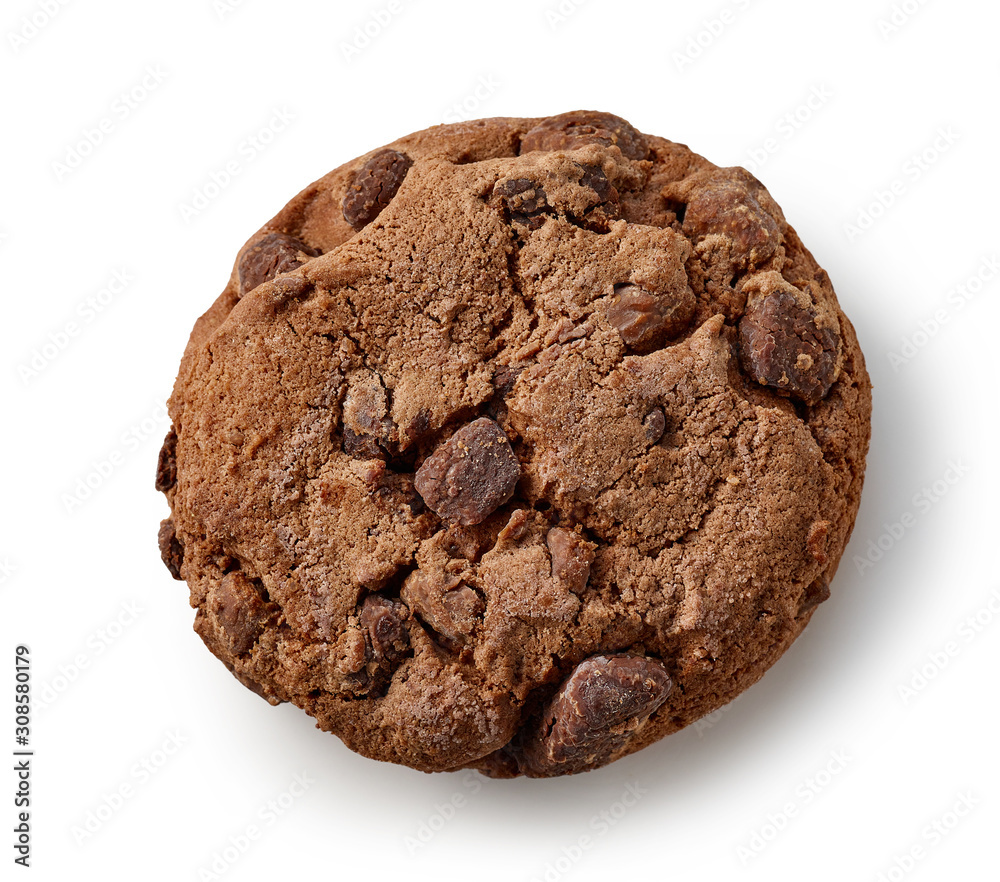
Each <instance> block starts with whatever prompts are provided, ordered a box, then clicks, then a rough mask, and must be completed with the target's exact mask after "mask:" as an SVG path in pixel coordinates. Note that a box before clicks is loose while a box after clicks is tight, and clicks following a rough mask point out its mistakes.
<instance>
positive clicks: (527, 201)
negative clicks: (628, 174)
mask: <svg viewBox="0 0 1000 882" xmlns="http://www.w3.org/2000/svg"><path fill="white" fill-rule="evenodd" d="M577 174H578V175H579V177H577ZM566 175H567V176H566V179H565V186H563V187H562V189H560V188H559V184H558V180H557V182H556V191H555V192H556V193H557V196H558V198H557V199H556V201H555V202H554V201H553V198H552V197H551V196H550V195H549V193H548V192H546V190H545V187H544V186H543V185H542V183H541V182H539V181H537V180H532V179H531V178H510V179H507V180H500V181H498V182H497V183H496V184H495V185H494V187H493V201H494V203H495V204H497V205H500V206H502V207H503V209H504V210H505V212H506V214H507V216H508V217H509V219H510V222H511V223H512V224H516V225H520V226H523V227H527V229H529V230H537V229H538V228H539V227H541V226H542V224H544V223H545V219H546V218H547V217H549V216H550V215H551V216H561V217H565V218H566V219H567V220H569V221H570V222H572V223H575V224H578V225H581V226H583V227H586V228H587V229H591V230H596V231H597V232H606V231H607V230H608V227H609V224H610V222H611V221H612V220H615V219H617V218H618V217H619V214H620V206H619V204H618V191H617V190H616V189H615V188H614V186H612V184H611V182H610V181H609V180H608V177H607V175H605V174H604V172H603V170H602V169H601V168H599V167H598V166H593V165H581V164H580V163H573V164H572V165H571V168H570V170H569V171H568V172H567V173H566ZM581 190H583V191H584V192H582V193H581Z"/></svg>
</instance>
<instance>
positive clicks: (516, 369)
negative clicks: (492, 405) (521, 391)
mask: <svg viewBox="0 0 1000 882" xmlns="http://www.w3.org/2000/svg"><path fill="white" fill-rule="evenodd" d="M523 372H524V365H513V364H502V365H500V366H499V367H498V368H497V369H496V370H495V371H493V389H494V390H495V394H496V395H497V396H498V397H499V398H506V397H507V396H508V395H510V393H511V392H512V391H513V390H514V384H515V383H516V382H517V378H518V377H519V376H521V374H522V373H523Z"/></svg>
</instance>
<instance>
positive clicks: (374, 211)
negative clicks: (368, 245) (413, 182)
mask: <svg viewBox="0 0 1000 882" xmlns="http://www.w3.org/2000/svg"><path fill="white" fill-rule="evenodd" d="M411 165H413V160H412V159H410V157H409V156H407V155H406V154H405V153H400V152H398V151H396V150H388V149H386V150H379V152H378V153H376V154H375V155H374V156H373V157H372V158H371V159H369V160H368V162H366V163H365V164H364V165H363V166H361V168H360V169H358V171H357V173H356V174H355V175H354V180H353V181H352V182H351V185H350V186H349V187H348V188H347V193H346V194H345V195H344V202H343V211H344V220H346V221H347V222H348V223H349V224H350V225H351V226H352V227H354V229H355V230H360V229H362V228H363V227H366V226H367V225H368V224H370V223H371V222H372V221H373V220H375V218H377V217H378V216H379V215H380V214H381V213H382V209H384V208H385V207H386V206H387V205H388V204H389V203H390V202H391V201H392V197H393V196H395V195H396V191H397V190H399V186H400V184H402V183H403V178H405V177H406V173H407V172H408V171H409V170H410V166H411Z"/></svg>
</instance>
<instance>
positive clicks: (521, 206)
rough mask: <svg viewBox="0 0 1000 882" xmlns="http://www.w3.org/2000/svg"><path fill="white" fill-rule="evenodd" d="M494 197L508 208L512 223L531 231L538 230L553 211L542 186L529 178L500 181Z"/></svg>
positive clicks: (494, 189) (494, 191)
mask: <svg viewBox="0 0 1000 882" xmlns="http://www.w3.org/2000/svg"><path fill="white" fill-rule="evenodd" d="M493 196H494V197H495V198H496V199H498V200H499V201H500V202H501V203H502V204H503V205H504V206H506V208H507V212H508V214H509V215H510V220H511V223H515V224H520V225H522V226H525V227H527V228H528V229H529V230H537V229H538V228H539V227H540V226H541V225H542V224H543V223H545V218H546V216H547V215H548V214H550V213H551V211H552V209H551V208H550V206H549V203H548V201H547V198H548V197H547V196H546V193H545V190H544V189H543V188H542V186H541V184H537V183H535V182H534V181H532V180H531V179H529V178H512V179H510V180H506V181H499V182H498V183H497V184H496V186H495V187H494V188H493Z"/></svg>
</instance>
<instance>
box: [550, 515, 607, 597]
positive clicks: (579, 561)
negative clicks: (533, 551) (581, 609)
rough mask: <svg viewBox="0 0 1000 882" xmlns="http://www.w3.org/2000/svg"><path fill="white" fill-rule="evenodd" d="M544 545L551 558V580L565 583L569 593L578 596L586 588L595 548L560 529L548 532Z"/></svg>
mask: <svg viewBox="0 0 1000 882" xmlns="http://www.w3.org/2000/svg"><path fill="white" fill-rule="evenodd" d="M545 544H546V545H547V546H548V547H549V555H550V556H551V558H552V578H553V579H559V580H560V581H562V582H565V583H566V584H567V586H568V587H569V590H570V591H573V592H575V593H577V594H579V593H580V592H581V591H583V589H584V588H586V587H587V580H588V579H589V578H590V565H591V564H592V563H593V562H594V549H595V548H596V547H597V546H596V545H594V543H593V542H588V541H587V540H586V539H584V538H583V537H582V536H581V535H580V534H579V533H576V532H573V531H572V530H564V529H563V528H562V527H553V528H552V529H551V530H549V532H548V535H547V536H546V537H545Z"/></svg>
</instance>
